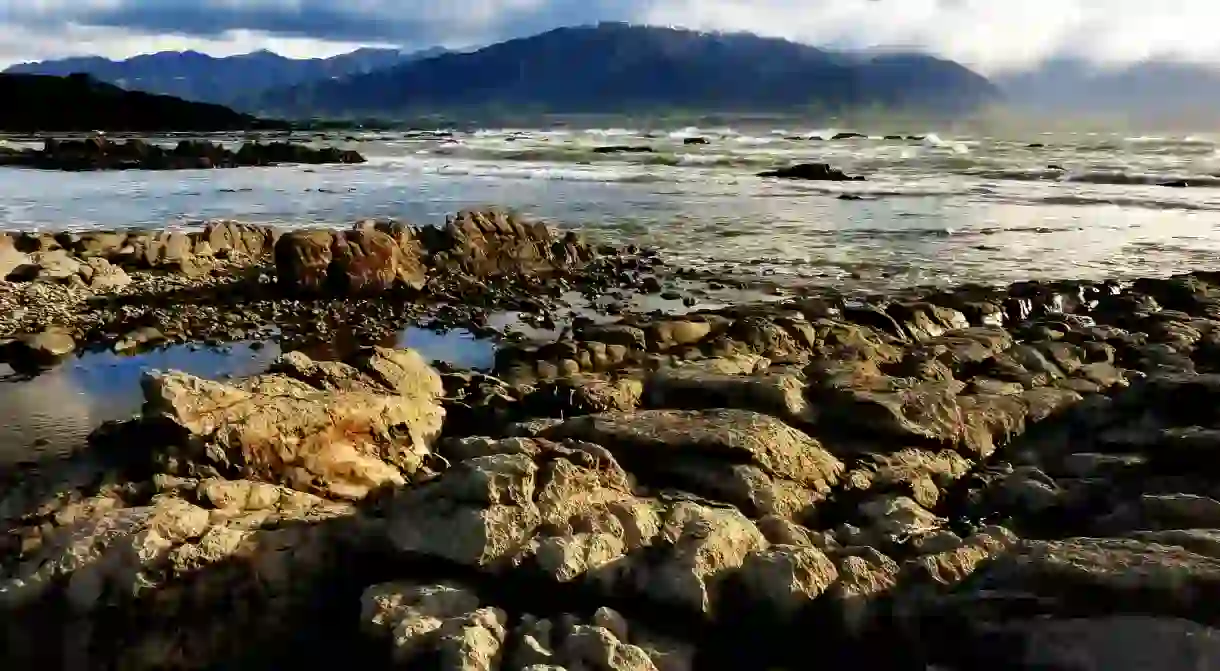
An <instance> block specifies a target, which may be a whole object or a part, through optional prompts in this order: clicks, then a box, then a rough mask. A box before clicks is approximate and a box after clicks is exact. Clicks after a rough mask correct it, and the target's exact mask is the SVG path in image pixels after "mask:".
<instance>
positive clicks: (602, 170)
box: [417, 163, 663, 182]
mask: <svg viewBox="0 0 1220 671" xmlns="http://www.w3.org/2000/svg"><path fill="white" fill-rule="evenodd" d="M417 169H418V171H419V172H420V173H423V174H433V175H445V176H464V177H489V178H495V179H525V180H546V181H559V182H653V181H662V180H663V178H662V177H661V176H660V175H658V174H656V173H654V172H651V171H648V170H638V169H637V170H632V169H623V168H610V167H597V168H592V167H587V168H586V167H570V166H565V167H558V166H555V165H549V164H525V165H504V164H499V163H450V164H443V165H425V166H420V167H418V168H417Z"/></svg>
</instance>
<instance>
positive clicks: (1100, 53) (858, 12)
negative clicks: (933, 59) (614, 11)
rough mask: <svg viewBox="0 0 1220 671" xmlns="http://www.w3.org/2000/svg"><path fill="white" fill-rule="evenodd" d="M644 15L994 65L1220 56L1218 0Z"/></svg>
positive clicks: (671, 7)
mask: <svg viewBox="0 0 1220 671" xmlns="http://www.w3.org/2000/svg"><path fill="white" fill-rule="evenodd" d="M645 18H646V19H647V20H649V21H651V22H656V23H663V24H681V25H688V26H692V27H698V28H704V29H722V30H723V29H741V30H750V31H754V32H759V33H765V34H768V35H776V36H783V37H788V38H791V39H795V40H799V41H804V42H809V43H812V44H830V43H836V44H842V45H846V46H852V47H868V46H877V45H904V46H916V47H921V48H924V49H927V50H928V51H931V52H933V53H936V54H939V55H943V56H945V57H948V58H953V59H956V60H960V61H962V62H965V63H969V64H971V65H973V66H975V67H977V68H979V69H982V70H989V71H995V70H1000V69H1008V68H1019V67H1024V66H1028V65H1031V64H1035V63H1037V62H1039V61H1041V60H1043V59H1045V58H1047V57H1049V56H1052V55H1056V54H1059V55H1077V56H1084V57H1087V58H1090V59H1093V60H1097V61H1105V62H1132V61H1137V60H1143V59H1146V58H1149V57H1163V58H1176V59H1180V60H1189V61H1200V62H1213V63H1220V40H1217V39H1216V37H1215V25H1216V24H1217V22H1218V20H1220V3H1217V2H1216V1H1215V0H1158V1H1157V2H1148V1H1147V0H823V1H820V2H819V1H816V0H815V1H812V2H811V1H804V2H802V1H801V0H672V1H667V2H655V3H653V6H652V8H651V10H650V11H649V12H648V14H647V15H646V17H645Z"/></svg>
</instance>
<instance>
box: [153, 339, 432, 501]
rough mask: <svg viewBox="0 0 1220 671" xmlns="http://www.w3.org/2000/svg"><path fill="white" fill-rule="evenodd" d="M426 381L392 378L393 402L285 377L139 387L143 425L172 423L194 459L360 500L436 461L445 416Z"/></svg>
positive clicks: (160, 378) (166, 377) (164, 381)
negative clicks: (433, 449)
mask: <svg viewBox="0 0 1220 671" xmlns="http://www.w3.org/2000/svg"><path fill="white" fill-rule="evenodd" d="M408 358H409V357H408ZM433 375H434V373H433ZM421 379H422V380H430V378H429V377H428V375H427V373H426V372H421V373H418V374H417V375H416V376H414V377H412V376H405V377H403V378H402V379H399V380H396V387H395V389H396V390H398V391H399V392H400V393H397V394H395V393H387V392H381V393H378V392H375V391H372V390H368V391H323V390H319V389H315V388H314V387H311V386H309V385H307V384H305V383H304V382H300V381H298V380H294V379H291V378H287V377H283V376H279V375H264V376H259V377H255V378H251V379H249V380H246V381H243V382H241V383H239V384H238V385H230V384H224V383H220V382H213V381H209V380H203V379H200V378H196V377H193V376H190V375H186V374H184V373H178V372H169V373H154V374H150V375H148V376H146V377H145V378H144V380H143V383H142V384H143V386H144V393H145V405H144V417H145V419H146V420H149V421H152V420H158V419H159V420H168V421H170V422H172V423H173V424H176V425H177V426H179V427H181V429H182V430H183V432H184V433H185V435H186V440H187V442H188V443H189V444H190V445H193V446H197V447H196V449H197V451H198V453H200V454H202V453H204V452H205V451H206V453H207V455H208V457H209V458H210V459H211V460H213V461H216V460H220V461H221V463H222V465H223V466H224V467H226V468H232V469H236V470H237V471H239V472H241V473H242V475H243V476H244V477H246V478H248V479H253V480H260V481H263V482H269V483H275V484H283V485H285V486H288V487H292V488H294V489H298V490H301V491H306V492H312V493H317V494H319V495H321V496H325V497H328V498H341V499H359V498H363V497H364V496H366V495H368V493H369V492H371V491H373V490H375V489H377V488H379V487H383V486H387V485H390V486H395V485H402V484H405V482H406V477H407V476H409V475H411V474H413V473H414V472H416V471H417V470H418V469H419V468H420V467H421V465H422V462H423V459H424V458H425V457H426V456H427V455H428V454H429V453H430V445H431V443H432V441H433V440H435V438H436V436H437V435H438V434H439V433H440V428H441V424H442V422H443V419H444V410H443V408H442V407H441V406H440V404H439V403H437V401H436V394H435V393H433V392H435V388H430V387H429V386H428V385H427V384H424V383H420V382H419V380H421Z"/></svg>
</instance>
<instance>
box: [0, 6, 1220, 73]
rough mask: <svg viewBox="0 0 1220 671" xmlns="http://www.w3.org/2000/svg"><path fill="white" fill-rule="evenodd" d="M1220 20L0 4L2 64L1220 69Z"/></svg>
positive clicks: (893, 12)
mask: <svg viewBox="0 0 1220 671" xmlns="http://www.w3.org/2000/svg"><path fill="white" fill-rule="evenodd" d="M1217 19H1220V5H1218V4H1217V3H1215V2H1214V0H1159V2H1147V0H1020V2H1016V1H1012V2H1001V1H999V0H444V1H443V2H441V1H437V0H0V60H19V59H35V58H45V57H48V56H62V55H67V54H68V53H76V54H79V53H102V54H104V55H113V56H125V55H130V54H131V53H133V52H138V51H150V50H154V48H158V47H154V45H160V46H159V48H197V49H200V50H203V51H209V52H212V53H232V52H231V51H229V49H236V48H238V46H239V45H251V48H261V47H267V48H272V49H273V50H285V49H291V50H293V53H294V55H325V54H328V53H334V52H336V51H340V50H342V49H340V48H338V47H339V45H342V46H344V47H346V46H349V45H355V44H396V45H400V46H404V47H407V48H422V47H428V46H434V45H437V44H441V45H445V46H450V47H466V46H473V45H478V44H485V43H489V42H493V41H497V40H501V39H505V38H510V37H519V36H524V35H528V34H532V33H536V32H540V31H542V30H546V29H548V28H553V27H557V26H561V25H572V24H581V23H591V22H596V21H602V20H627V21H636V22H641V23H656V24H661V25H677V26H687V27H692V28H699V29H708V30H713V29H714V30H750V31H754V32H757V33H760V34H765V35H775V36H781V37H787V38H791V39H796V40H800V41H804V42H809V43H813V44H822V45H833V46H840V47H845V48H862V47H870V46H881V45H884V46H904V47H911V48H919V49H924V50H927V51H930V52H932V53H935V54H939V55H942V56H945V57H948V58H954V59H957V60H960V61H962V62H965V63H968V64H970V65H972V66H975V67H977V68H979V69H981V70H984V71H997V70H1003V69H1011V68H1021V67H1026V66H1029V65H1031V64H1036V63H1038V62H1040V61H1042V60H1044V59H1046V58H1048V57H1051V56H1054V55H1077V56H1084V57H1087V58H1090V59H1093V60H1096V61H1099V62H1130V61H1135V60H1142V59H1145V58H1151V57H1160V58H1173V59H1178V60H1186V61H1195V62H1210V63H1220V41H1217V40H1215V39H1214V36H1213V33H1214V29H1213V28H1212V26H1214V25H1215V24H1216V21H1217ZM82 42H84V43H87V44H88V47H87V48H88V49H91V50H92V51H85V50H83V49H85V48H86V47H84V46H82ZM171 45H172V46H171ZM273 45H279V47H280V48H279V49H276V46H273Z"/></svg>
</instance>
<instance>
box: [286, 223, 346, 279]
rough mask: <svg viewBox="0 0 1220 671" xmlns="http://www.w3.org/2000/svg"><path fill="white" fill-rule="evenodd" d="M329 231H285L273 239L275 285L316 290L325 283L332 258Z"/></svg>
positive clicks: (332, 252)
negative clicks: (278, 237)
mask: <svg viewBox="0 0 1220 671" xmlns="http://www.w3.org/2000/svg"><path fill="white" fill-rule="evenodd" d="M335 235H336V234H335V233H334V232H333V231H320V230H311V231H289V232H288V233H285V234H284V235H283V236H281V237H280V239H279V241H278V242H276V243H275V277H276V282H277V284H279V286H281V287H283V288H285V289H288V290H291V291H299V292H308V293H317V292H321V291H324V290H325V289H326V288H327V287H328V282H329V276H330V264H331V261H332V260H333V259H334V251H333V247H334V244H335Z"/></svg>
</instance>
